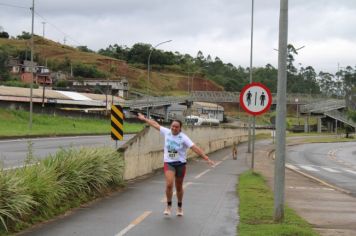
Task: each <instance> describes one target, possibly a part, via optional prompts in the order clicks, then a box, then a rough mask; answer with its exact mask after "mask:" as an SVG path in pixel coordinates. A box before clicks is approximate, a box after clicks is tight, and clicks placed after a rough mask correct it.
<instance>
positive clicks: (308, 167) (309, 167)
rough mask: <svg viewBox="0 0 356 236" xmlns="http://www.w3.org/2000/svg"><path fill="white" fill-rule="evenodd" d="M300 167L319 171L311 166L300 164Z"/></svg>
mask: <svg viewBox="0 0 356 236" xmlns="http://www.w3.org/2000/svg"><path fill="white" fill-rule="evenodd" d="M300 167H301V168H303V169H304V170H309V171H319V170H317V169H315V168H313V167H311V166H300Z"/></svg>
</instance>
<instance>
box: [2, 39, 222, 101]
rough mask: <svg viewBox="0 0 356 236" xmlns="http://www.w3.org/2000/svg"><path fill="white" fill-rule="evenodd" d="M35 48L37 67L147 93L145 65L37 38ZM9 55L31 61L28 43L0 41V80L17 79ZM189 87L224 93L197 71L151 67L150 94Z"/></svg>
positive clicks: (174, 92)
mask: <svg viewBox="0 0 356 236" xmlns="http://www.w3.org/2000/svg"><path fill="white" fill-rule="evenodd" d="M34 45H35V47H34V51H35V56H34V60H35V61H36V62H38V63H39V64H40V65H47V66H48V67H49V68H50V69H51V70H52V71H62V72H67V73H70V72H71V70H72V71H73V75H74V79H77V80H82V79H88V78H97V79H98V78H99V79H111V80H115V79H117V80H119V79H122V78H126V79H127V80H128V82H129V84H130V86H131V88H132V89H133V90H137V91H139V92H142V93H145V91H146V86H147V77H148V76H147V65H146V64H140V63H134V64H130V63H127V62H126V61H125V60H120V59H117V58H113V57H109V56H106V55H103V54H99V53H96V52H93V51H92V50H90V49H87V47H78V48H74V47H70V46H67V45H62V44H59V43H56V42H53V41H51V40H47V39H44V38H42V37H39V36H36V37H35V38H34ZM9 56H12V57H18V58H20V59H27V60H30V41H29V40H26V39H4V38H0V64H2V67H3V68H2V69H1V68H0V78H3V79H2V80H6V79H9V80H11V79H19V78H13V77H11V76H10V75H6V70H7V68H5V63H6V60H7V59H8V58H9ZM146 60H147V59H146ZM192 76H194V79H192ZM192 81H193V85H192ZM64 84H65V83H64ZM192 87H193V88H194V89H195V90H213V91H220V90H223V87H222V86H220V85H218V84H217V83H215V82H213V81H211V80H208V79H206V77H205V76H204V75H202V74H200V73H198V72H196V73H195V74H194V75H192V74H190V75H189V74H187V73H185V72H184V71H181V70H179V69H177V70H176V69H174V68H171V67H169V66H157V65H155V64H153V65H152V71H151V73H150V83H149V89H150V93H151V94H153V95H182V94H186V93H187V92H188V90H190V89H191V88H192Z"/></svg>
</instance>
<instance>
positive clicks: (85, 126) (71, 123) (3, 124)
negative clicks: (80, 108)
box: [0, 109, 144, 137]
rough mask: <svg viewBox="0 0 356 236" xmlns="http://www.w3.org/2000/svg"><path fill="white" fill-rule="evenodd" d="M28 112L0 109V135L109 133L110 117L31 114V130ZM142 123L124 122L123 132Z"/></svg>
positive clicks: (142, 125)
mask: <svg viewBox="0 0 356 236" xmlns="http://www.w3.org/2000/svg"><path fill="white" fill-rule="evenodd" d="M28 122H29V112H27V111H22V110H10V109H0V137H1V136H2V137H9V136H26V135H63V134H66V135H71V134H109V133H110V130H111V124H110V119H109V118H108V119H94V118H91V119H89V118H70V117H64V116H52V115H46V114H33V125H32V130H31V131H30V130H29V128H28ZM143 127H144V124H142V123H127V122H124V133H136V132H139V131H140V130H142V129H143Z"/></svg>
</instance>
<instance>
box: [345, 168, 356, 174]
mask: <svg viewBox="0 0 356 236" xmlns="http://www.w3.org/2000/svg"><path fill="white" fill-rule="evenodd" d="M345 171H347V172H349V173H352V174H355V175H356V171H353V170H348V169H345Z"/></svg>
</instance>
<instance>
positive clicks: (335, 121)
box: [335, 120, 337, 134]
mask: <svg viewBox="0 0 356 236" xmlns="http://www.w3.org/2000/svg"><path fill="white" fill-rule="evenodd" d="M335 134H337V120H335Z"/></svg>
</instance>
